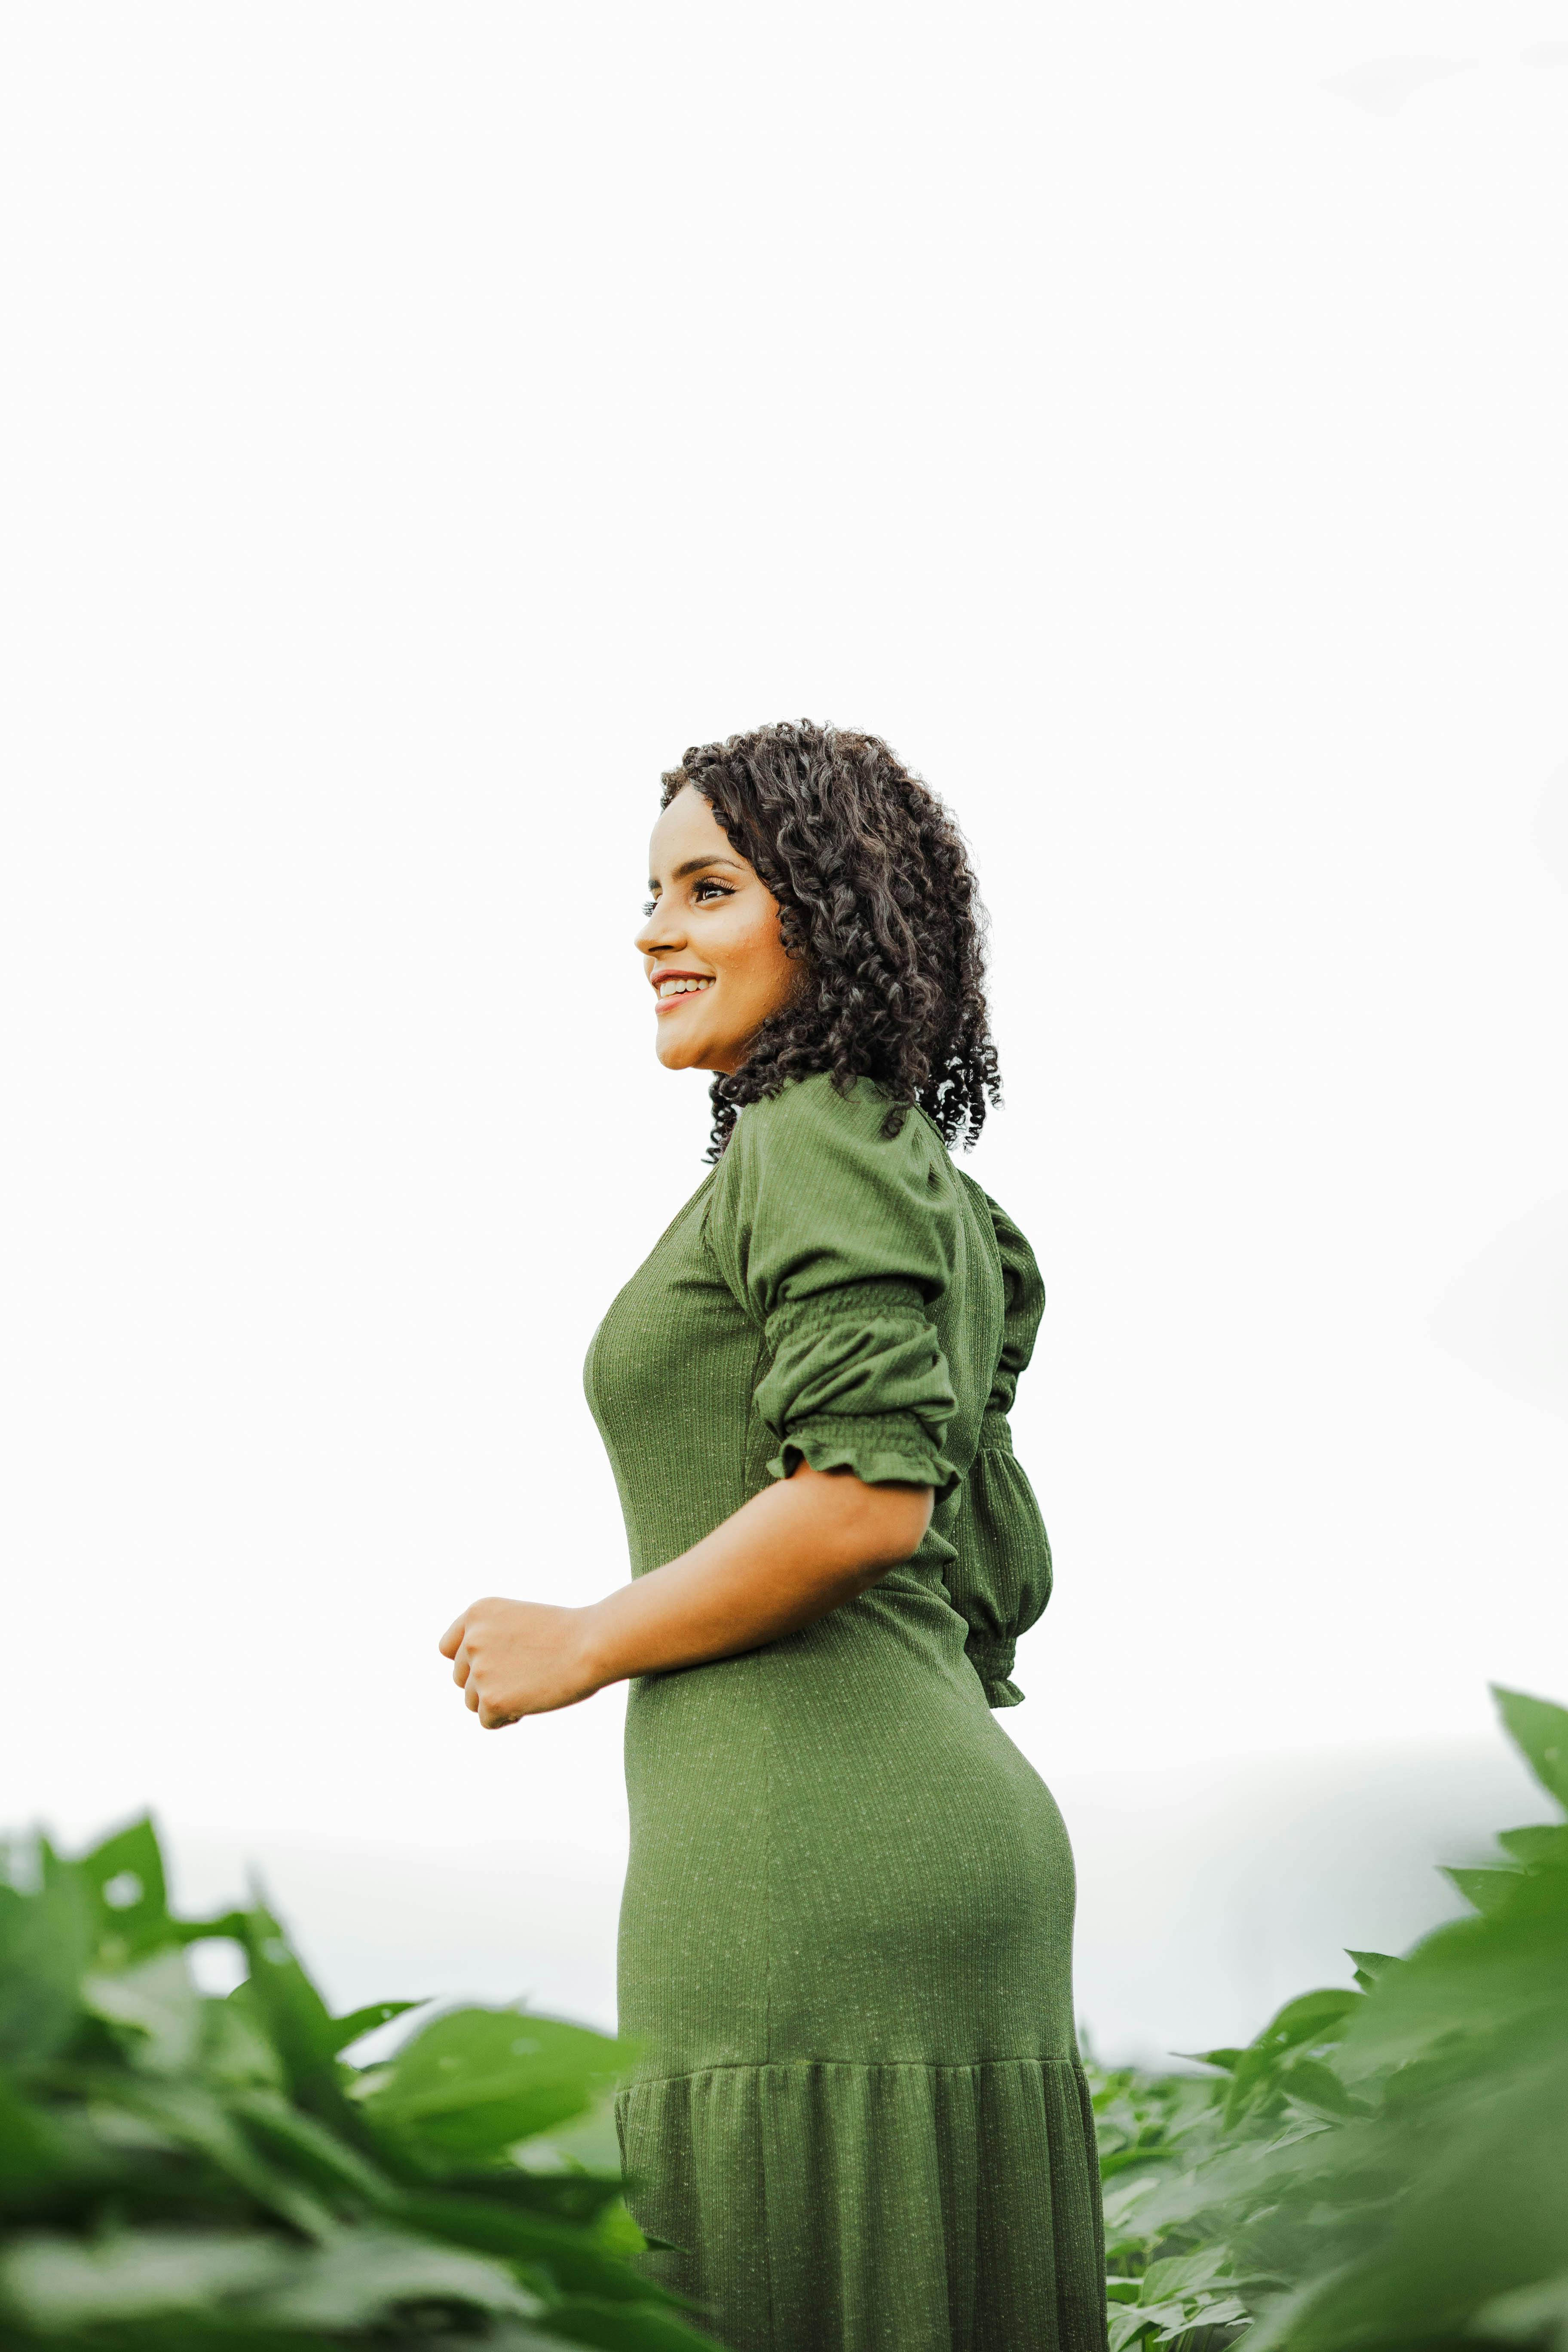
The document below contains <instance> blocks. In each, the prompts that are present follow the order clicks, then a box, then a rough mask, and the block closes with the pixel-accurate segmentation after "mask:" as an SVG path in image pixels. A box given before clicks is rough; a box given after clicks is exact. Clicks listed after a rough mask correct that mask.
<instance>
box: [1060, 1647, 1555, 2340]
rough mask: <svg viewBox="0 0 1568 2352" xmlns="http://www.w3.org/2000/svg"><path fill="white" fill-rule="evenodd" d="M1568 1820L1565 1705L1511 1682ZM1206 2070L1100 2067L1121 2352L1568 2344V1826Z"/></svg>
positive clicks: (1503, 1706)
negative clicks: (1414, 1939)
mask: <svg viewBox="0 0 1568 2352" xmlns="http://www.w3.org/2000/svg"><path fill="white" fill-rule="evenodd" d="M1497 1697H1498V1702H1499V1706H1500V1711H1501V1714H1502V1717H1503V1721H1504V1724H1505V1725H1506V1727H1507V1728H1508V1730H1509V1732H1510V1735H1511V1737H1512V1738H1513V1739H1514V1741H1515V1743H1516V1744H1517V1746H1518V1747H1519V1748H1520V1749H1521V1753H1522V1754H1523V1756H1524V1758H1525V1759H1526V1761H1527V1762H1528V1763H1529V1764H1530V1766H1531V1769H1532V1770H1533V1771H1534V1773H1535V1775H1536V1778H1537V1779H1538V1780H1540V1781H1541V1783H1542V1787H1543V1788H1544V1789H1545V1790H1547V1792H1548V1793H1549V1794H1550V1795H1551V1796H1552V1797H1553V1798H1554V1799H1555V1800H1556V1801H1557V1803H1558V1805H1559V1806H1560V1807H1561V1808H1563V1810H1565V1811H1568V1712H1565V1711H1564V1710H1563V1708H1562V1707H1558V1706H1549V1705H1548V1704H1547V1703H1546V1702H1545V1701H1543V1700H1541V1699H1535V1698H1529V1697H1526V1696H1523V1695H1522V1694H1521V1693H1518V1692H1514V1691H1499V1692H1498V1693H1497ZM1499 1843H1500V1845H1501V1847H1502V1850H1503V1853H1502V1860H1501V1862H1500V1866H1499V1867H1498V1868H1496V1869H1491V1870H1455V1871H1451V1872H1450V1873H1449V1876H1450V1877H1451V1878H1452V1879H1453V1880H1454V1883H1455V1884H1456V1885H1457V1886H1458V1888H1459V1891H1460V1893H1461V1894H1462V1895H1464V1896H1465V1897H1466V1898H1467V1900H1468V1902H1469V1904H1470V1906H1472V1916H1469V1917H1468V1918H1464V1919H1458V1920H1455V1921H1453V1922H1451V1923H1450V1924H1448V1925H1447V1926H1446V1927H1439V1928H1437V1929H1436V1931H1435V1932H1434V1933H1433V1934H1431V1935H1429V1936H1427V1937H1425V1938H1424V1940H1423V1941H1422V1942H1421V1943H1419V1944H1417V1945H1416V1946H1415V1949H1414V1950H1413V1951H1412V1952H1411V1953H1409V1954H1408V1956H1407V1957H1406V1958H1403V1959H1389V1958H1386V1957H1384V1956H1383V1955H1380V1954H1377V1953H1373V1952H1352V1954H1351V1956H1350V1957H1351V1958H1352V1962H1353V1963H1354V1965H1355V1969H1356V1983H1357V1986H1358V1988H1359V1990H1354V1991H1352V1990H1349V1989H1348V1988H1347V1989H1346V1990H1343V1991H1337V1990H1329V1991H1321V1992H1310V1993H1307V1994H1305V1995H1303V1996H1302V1998H1301V1999H1300V2000H1293V2001H1290V2002H1289V2003H1288V2004H1287V2006H1286V2007H1285V2008H1284V2009H1282V2010H1281V2011H1279V2015H1278V2016H1277V2017H1276V2018H1274V2019H1273V2020H1272V2021H1270V2023H1269V2024H1268V2026H1266V2027H1265V2029H1264V2031H1263V2032H1261V2033H1260V2034H1259V2035H1258V2039H1257V2040H1256V2041H1255V2042H1252V2043H1251V2044H1250V2045H1249V2046H1248V2047H1247V2049H1245V2050H1211V2051H1208V2052H1205V2053H1203V2062H1204V2063H1205V2065H1206V2066H1207V2068H1209V2069H1210V2070H1211V2071H1210V2072H1208V2073H1206V2074H1202V2075H1196V2074H1182V2075H1163V2076H1161V2075H1149V2074H1139V2073H1136V2072H1133V2071H1131V2070H1121V2071H1116V2072H1113V2071H1108V2070H1105V2069H1103V2068H1095V2069H1092V2070H1091V2073H1092V2078H1093V2082H1094V2086H1095V2105H1096V2110H1097V2115H1098V2121H1099V2130H1100V2157H1101V2171H1102V2174H1103V2177H1104V2180H1105V2200H1106V2235H1107V2262H1108V2268H1109V2270H1110V2282H1109V2293H1110V2302H1111V2314H1110V2347H1111V2352H1125V2347H1128V2346H1130V2345H1133V2344H1138V2343H1147V2344H1152V2345H1162V2346H1172V2347H1180V2352H1219V2347H1226V2346H1229V2345H1231V2344H1237V2343H1239V2345H1240V2347H1241V2352H1458V2347H1467V2352H1476V2347H1477V2346H1478V2344H1480V2343H1493V2344H1511V2345H1538V2346H1542V2347H1553V2352H1568V1823H1565V1822H1552V1823H1548V1824H1544V1825H1541V1826H1535V1827H1531V1828H1529V1829H1521V1830H1510V1831H1505V1832H1503V1834H1502V1836H1501V1837H1500V1841H1499Z"/></svg>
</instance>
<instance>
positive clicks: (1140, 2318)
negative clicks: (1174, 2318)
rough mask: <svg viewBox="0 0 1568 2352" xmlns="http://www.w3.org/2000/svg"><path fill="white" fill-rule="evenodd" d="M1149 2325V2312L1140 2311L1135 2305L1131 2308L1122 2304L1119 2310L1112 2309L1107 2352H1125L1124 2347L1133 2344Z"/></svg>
mask: <svg viewBox="0 0 1568 2352" xmlns="http://www.w3.org/2000/svg"><path fill="white" fill-rule="evenodd" d="M1150 2325H1151V2321H1150V2316H1149V2314H1148V2313H1147V2312H1146V2311H1140V2310H1139V2309H1138V2307H1137V2305H1132V2306H1131V2308H1129V2307H1128V2306H1127V2305H1122V2307H1121V2309H1120V2310H1119V2311H1113V2312H1112V2313H1111V2314H1110V2336H1109V2352H1126V2347H1127V2346H1128V2345H1129V2344H1135V2343H1136V2342H1137V2340H1138V2338H1139V2336H1142V2335H1143V2334H1144V2332H1145V2331H1146V2329H1147V2328H1148V2327H1149V2326H1150Z"/></svg>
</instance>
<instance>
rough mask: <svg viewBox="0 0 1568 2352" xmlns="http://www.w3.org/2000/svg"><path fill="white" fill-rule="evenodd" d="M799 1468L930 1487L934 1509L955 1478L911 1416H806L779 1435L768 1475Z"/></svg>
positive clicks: (870, 1481)
mask: <svg viewBox="0 0 1568 2352" xmlns="http://www.w3.org/2000/svg"><path fill="white" fill-rule="evenodd" d="M802 1462H809V1463H810V1465H811V1466H812V1468H813V1469H814V1470H852V1471H853V1472H854V1474H855V1475H856V1477H857V1478H860V1479H863V1480H864V1481H865V1483H866V1485H867V1486H879V1485H889V1484H893V1483H897V1484H898V1485H900V1486H930V1487H931V1488H933V1489H934V1492H935V1496H936V1500H937V1501H938V1502H939V1503H940V1502H942V1501H943V1500H945V1498H946V1497H947V1496H949V1495H951V1494H952V1490H953V1488H954V1487H955V1486H957V1485H958V1482H959V1476H960V1474H959V1472H958V1471H956V1470H955V1469H954V1468H953V1466H952V1463H951V1462H950V1461H949V1460H948V1459H947V1456H946V1455H945V1454H942V1452H941V1451H940V1449H939V1448H938V1447H937V1445H936V1444H934V1443H933V1442H932V1439H931V1433H930V1431H929V1430H928V1429H927V1428H926V1427H925V1426H924V1424H923V1423H922V1422H921V1419H920V1418H919V1416H918V1415H917V1414H915V1413H912V1412H855V1413H813V1414H810V1415H809V1416H808V1417H806V1418H805V1419H804V1420H802V1421H797V1422H795V1423H792V1424H791V1426H790V1427H789V1429H788V1430H787V1431H786V1432H785V1433H784V1440H783V1443H782V1444H781V1445H780V1447H779V1450H778V1452H777V1453H776V1454H774V1455H773V1460H772V1461H771V1462H770V1463H769V1464H768V1472H769V1475H770V1476H772V1477H774V1478H787V1477H788V1476H789V1475H790V1473H791V1472H792V1471H793V1470H794V1469H795V1468H796V1467H797V1465H799V1464H800V1463H802Z"/></svg>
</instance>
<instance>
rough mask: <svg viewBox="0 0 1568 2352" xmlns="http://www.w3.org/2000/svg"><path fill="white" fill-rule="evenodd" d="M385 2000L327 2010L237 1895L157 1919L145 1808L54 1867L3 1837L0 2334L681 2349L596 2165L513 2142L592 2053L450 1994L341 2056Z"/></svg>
mask: <svg viewBox="0 0 1568 2352" xmlns="http://www.w3.org/2000/svg"><path fill="white" fill-rule="evenodd" d="M203 1937H227V1938H231V1939H232V1940H233V1942H234V1943H235V1944H237V1945H238V1946H239V1947H240V1948H241V1949H242V1951H243V1953H244V1956H245V1961H246V1967H247V1974H246V1977H245V1980H244V1981H243V1982H242V1983H241V1984H240V1985H239V1986H238V1988H237V1990H235V1991H234V1992H233V1993H232V1994H230V1996H229V1997H228V1998H227V1999H226V2000H215V1999H212V1998H210V1997H207V1996H205V1995H203V1994H202V1993H201V1992H200V1991H199V1990H198V1989H197V1986H196V1984H195V1979H193V1976H192V1974H191V1969H190V1961H189V1948H190V1946H191V1945H193V1944H195V1943H196V1942H198V1941H200V1940H201V1939H202V1938H203ZM411 2006H413V2004H410V2003H408V2002H406V2001H380V2002H377V2003H375V2004H374V2006H373V2007H371V2008H369V2009H363V2010H359V2011H355V2012H354V2013H353V2015H352V2016H349V2017H341V2018H335V2017H333V2016H331V2014H330V2012H329V2011H328V2010H327V2007H326V2005H325V2003H324V2002H323V2001H322V2000H321V1995H320V1993H319V1992H318V1991H317V1990H316V1988H315V1986H314V1985H313V1984H312V1983H311V1981H310V1978H309V1976H308V1975H307V1974H306V1972H305V1970H304V1969H303V1968H302V1967H301V1965H300V1960H299V1958H298V1957H297V1956H296V1954H295V1952H294V1951H293V1949H292V1948H291V1946H290V1944H289V1939H288V1937H287V1936H286V1935H285V1934H284V1932H283V1930H282V1929H281V1927H279V1924H278V1922H277V1920H276V1919H274V1918H273V1917H272V1916H270V1914H269V1913H268V1911H267V1910H266V1909H265V1908H263V1907H262V1906H260V1905H259V1904H257V1905H254V1906H252V1907H251V1908H249V1909H247V1910H243V1911H234V1912H228V1913H226V1914H224V1915H223V1916H221V1917H218V1918H213V1919H205V1920H194V1921H193V1920H181V1919H176V1918H174V1917H173V1916H171V1914H170V1911H169V1907H168V1903H167V1898H166V1894H165V1887H164V1874H163V1857H162V1855H161V1853H160V1852H159V1847H158V1841H157V1838H156V1836H155V1835H154V1832H153V1827H152V1824H151V1823H150V1822H144V1821H143V1822H136V1823H135V1824H133V1825H132V1827H131V1828H129V1829H126V1830H122V1831H121V1832H119V1833H118V1834H117V1835H115V1836H113V1837H110V1838H109V1839H108V1840H107V1841H106V1842H105V1843H103V1844H102V1845H100V1846H99V1847H98V1848H97V1850H96V1851H95V1852H94V1853H89V1854H88V1855H86V1856H85V1857H84V1858H83V1859H81V1860H79V1861H74V1862H73V1861H67V1860H65V1859H63V1858H62V1857H61V1856H60V1855H58V1854H57V1853H55V1852H54V1851H53V1850H52V1848H51V1847H50V1846H49V1844H48V1843H47V1841H44V1840H39V1841H37V1842H36V1843H31V1844H26V1845H18V1846H16V1847H14V1848H13V1849H11V1852H10V1858H9V1862H8V1864H7V1865H6V1866H5V1870H4V1872H3V1873H0V2346H3V2347H6V2352H21V2348H22V2347H27V2352H33V2348H34V2347H39V2352H42V2347H47V2352H89V2347H90V2352H327V2347H342V2346H351V2345H352V2346H366V2345H379V2344H392V2345H400V2346H404V2347H415V2346H419V2347H426V2346H427V2347H436V2346H446V2345H450V2344H457V2343H463V2344H476V2345H482V2346H487V2347H494V2352H529V2347H541V2352H543V2347H548V2346H559V2345H560V2344H561V2343H563V2342H565V2343H570V2344H588V2345H598V2346H604V2347H611V2352H683V2347H693V2352H695V2347H700V2346H701V2345H703V2344H705V2343H706V2342H707V2341H708V2339H707V2338H706V2337H704V2336H700V2334H698V2333H697V2332H696V2331H695V2330H694V2328H693V2327H692V2326H690V2325H689V2323H688V2322H687V2321H686V2320H685V2318H684V2317H683V2316H682V2315H681V2313H680V2311H679V2308H678V2307H677V2304H676V2299H675V2298H674V2297H672V2296H670V2295H669V2294H666V2293H665V2292H664V2291H663V2290H661V2289H660V2288H658V2287H657V2286H656V2285H654V2284H652V2283H651V2282H650V2281H649V2280H648V2279H647V2278H646V2277H645V2276H643V2275H642V2273H640V2272H639V2270H638V2269H637V2265H636V2262H635V2257H636V2255H637V2253H638V2252H640V2251H641V2250H642V2245H643V2242H642V2240H641V2238H640V2237H639V2236H638V2233H637V2228H636V2225H635V2224H634V2223H633V2222H632V2221H631V2219H630V2217H629V2215H628V2214H627V2213H626V2209H625V2207H624V2205H623V2204H622V2203H621V2198H620V2190H621V2181H620V2178H619V2173H618V2170H617V2169H616V2168H613V2167H609V2168H598V2169H594V2168H588V2167H585V2166H584V2165H582V2164H581V2163H578V2164H572V2163H570V2162H568V2161H566V2160H565V2159H563V2158H553V2159H552V2158H550V2157H549V2156H548V2155H547V2156H546V2160H545V2166H544V2167H542V2166H541V2165H540V2164H539V2162H538V2161H537V2160H536V2159H537V2157H538V2153H539V2147H540V2142H539V2135H541V2134H542V2133H546V2132H550V2131H552V2130H553V2129H554V2128H555V2127H556V2126H562V2125H563V2124H569V2123H570V2120H571V2119H572V2118H574V2117H580V2116H584V2115H586V2114H588V2113H589V2112H590V2111H591V2110H592V2109H593V2108H594V2107H595V2104H596V2103H601V2102H602V2101H603V2098H604V2096H605V2093H606V2091H607V2089H608V2087H609V2085H610V2084H612V2083H613V2081H614V2079H615V2076H616V2072H617V2069H618V2066H619V2064H620V2063H621V2058H622V2053H620V2052H619V2051H618V2050H617V2047H616V2043H614V2042H610V2041H607V2040H605V2038H604V2036H602V2035H600V2034H597V2033H592V2032H587V2031H586V2030H585V2029H584V2028H583V2027H581V2026H575V2025H566V2024H563V2023H561V2022H560V2021H557V2020H555V2019H553V2018H545V2017H534V2016H531V2015H529V2014H527V2013H526V2012H524V2011H521V2010H517V2009H462V2010H457V2011H451V2012H450V2013H448V2014H447V2015H444V2016H439V2017H437V2018H436V2019H434V2021H432V2022H430V2023H428V2024H426V2025H425V2026H424V2027H423V2029H422V2030H420V2031H416V2032H413V2033H412V2034H411V2035H410V2037H409V2038H408V2040H406V2041H405V2042H404V2043H403V2044H402V2046H401V2047H400V2048H399V2050H398V2051H397V2053H396V2054H395V2056H394V2057H393V2058H391V2059H390V2060H388V2061H386V2062H385V2063H381V2064H373V2065H369V2066H356V2065H354V2064H353V2063H350V2061H349V2060H347V2059H346V2058H345V2056H344V2055H343V2053H344V2052H345V2051H347V2050H348V2049H349V2048H350V2047H351V2046H352V2045H353V2043H355V2042H358V2041H360V2040H361V2039H362V2038H363V2036H364V2035H366V2034H367V2033H369V2032H372V2031H374V2029H375V2028H376V2027H377V2026H380V2025H384V2024H385V2023H386V2022H388V2021H390V2020H391V2019H393V2018H394V2017H396V2016H397V2015H399V2014H400V2013H401V2012H402V2011H405V2010H406V2009H408V2008H409V2007H411ZM562 2137H568V2138H569V2137H570V2133H566V2134H563V2135H562ZM529 2142H533V2143H534V2149H533V2151H532V2158H531V2151H530V2148H529V2147H528V2146H527V2145H526V2144H527V2143H529Z"/></svg>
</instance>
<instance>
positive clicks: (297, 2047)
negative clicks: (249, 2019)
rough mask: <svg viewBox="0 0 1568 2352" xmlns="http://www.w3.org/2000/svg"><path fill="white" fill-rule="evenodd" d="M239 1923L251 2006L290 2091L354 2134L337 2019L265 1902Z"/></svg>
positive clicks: (247, 2000)
mask: <svg viewBox="0 0 1568 2352" xmlns="http://www.w3.org/2000/svg"><path fill="white" fill-rule="evenodd" d="M239 1927H240V1941H241V1942H242V1943H243V1945H244V1947H245V1956H246V1958H247V1960H248V1962H249V1963H250V1976H249V1979H248V1981H247V1985H246V1988H245V1999H246V2006H247V2009H248V2010H249V2011H251V2012H252V2013H253V2015H254V2016H255V2018H256V2020H257V2021H258V2023H259V2024H260V2025H262V2026H263V2027H264V2028H265V2030H266V2032H267V2034H268V2038H269V2040H270V2041H271V2042H272V2045H273V2048H274V2049H275V2050H276V2051H277V2053H278V2055H279V2060H280V2061H281V2063H282V2067H283V2073H284V2077H285V2079H286V2081H287V2083H288V2085H289V2090H290V2092H291V2093H292V2095H293V2096H294V2097H295V2098H296V2099H297V2100H298V2101H299V2102H300V2105H301V2106H305V2107H309V2108H310V2110H311V2112H312V2113H313V2114H315V2115H318V2116H322V2117H324V2118H325V2119H326V2120H328V2121H329V2122H331V2124H332V2125H333V2126H334V2127H335V2128H337V2129H339V2130H342V2131H344V2132H346V2133H347V2134H348V2136H349V2137H353V2136H354V2125H353V2116H352V2115H351V2112H350V2109H349V2106H348V2103H347V2101H346V2100H345V2098H344V2096H343V2093H342V2083H341V2081H340V2079H339V2074H338V2068H337V2052H338V2047H339V2043H338V2035H337V2024H336V2021H335V2020H334V2019H333V2018H332V2016H331V2012H330V2011H329V2010H328V2008H327V2005H326V2002H325V2001H324V2000H322V1999H321V1994H320V1993H319V1992H318V1991H317V1990H316V1988H315V1986H314V1985H313V1984H312V1983H311V1981H310V1978H309V1976H308V1975H307V1974H306V1972H305V1969H304V1968H303V1966H302V1964H301V1962H300V1958H299V1955H298V1953H296V1951H295V1950H294V1948H293V1946H292V1945H291V1944H290V1943H289V1938H288V1937H287V1936H286V1935H285V1933H284V1931H283V1929H282V1927H280V1926H279V1923H278V1921H277V1920H276V1919H275V1918H274V1916H272V1913H271V1912H270V1911H268V1909H267V1908H266V1906H264V1905H262V1904H259V1903H258V1904H255V1905H253V1906H252V1907H251V1908H250V1909H249V1910H248V1911H247V1912H246V1913H244V1914H243V1916H242V1917H241V1919H240V1921H239Z"/></svg>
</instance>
